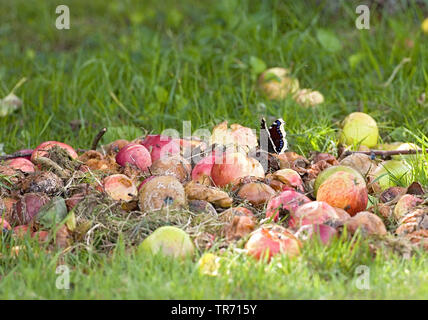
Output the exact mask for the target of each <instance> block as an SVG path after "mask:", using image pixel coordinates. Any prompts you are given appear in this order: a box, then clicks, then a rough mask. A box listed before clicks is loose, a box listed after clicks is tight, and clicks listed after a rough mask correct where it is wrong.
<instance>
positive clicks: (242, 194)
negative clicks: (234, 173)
mask: <svg viewBox="0 0 428 320" xmlns="http://www.w3.org/2000/svg"><path fill="white" fill-rule="evenodd" d="M274 195H275V190H273V189H272V188H271V187H269V186H268V185H267V184H264V183H261V182H252V183H247V184H244V185H243V186H241V187H240V188H239V191H238V193H237V196H238V197H239V198H241V199H243V200H247V201H248V202H249V203H251V205H253V206H254V207H256V208H261V207H263V206H264V205H265V203H267V202H268V201H269V200H270V199H271V198H272V197H273V196H274Z"/></svg>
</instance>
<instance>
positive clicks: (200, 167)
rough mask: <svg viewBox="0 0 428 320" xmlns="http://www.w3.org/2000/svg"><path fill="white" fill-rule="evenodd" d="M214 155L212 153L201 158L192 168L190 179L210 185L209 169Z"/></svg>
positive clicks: (214, 157) (211, 166) (212, 163)
mask: <svg viewBox="0 0 428 320" xmlns="http://www.w3.org/2000/svg"><path fill="white" fill-rule="evenodd" d="M215 159H216V156H215V154H214V153H211V154H210V155H208V156H206V157H205V158H202V159H201V160H200V161H199V162H198V163H197V164H196V165H195V167H194V168H193V170H192V180H194V181H197V182H199V183H201V184H204V185H208V186H209V185H212V181H211V180H212V179H211V171H212V169H213V166H214V162H215Z"/></svg>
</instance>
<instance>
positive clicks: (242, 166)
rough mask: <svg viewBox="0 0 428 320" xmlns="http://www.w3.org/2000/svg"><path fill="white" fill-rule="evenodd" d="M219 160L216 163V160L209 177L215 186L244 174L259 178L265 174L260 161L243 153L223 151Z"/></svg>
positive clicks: (222, 184) (234, 179) (222, 185)
mask: <svg viewBox="0 0 428 320" xmlns="http://www.w3.org/2000/svg"><path fill="white" fill-rule="evenodd" d="M221 160H222V161H221V163H217V162H218V161H216V163H215V164H214V165H213V167H212V171H211V177H212V179H213V181H214V184H215V185H216V186H219V187H224V186H226V185H228V184H230V183H232V184H233V183H234V182H237V180H239V178H243V177H246V176H254V177H260V178H264V176H265V173H264V170H263V166H262V165H261V164H260V162H258V161H257V160H256V159H253V158H250V157H248V156H246V155H244V154H243V153H240V152H234V153H225V154H223V156H222V159H221Z"/></svg>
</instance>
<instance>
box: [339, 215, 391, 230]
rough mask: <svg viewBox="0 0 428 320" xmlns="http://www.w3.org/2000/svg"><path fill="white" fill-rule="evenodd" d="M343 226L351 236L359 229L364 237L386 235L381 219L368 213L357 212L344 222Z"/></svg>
mask: <svg viewBox="0 0 428 320" xmlns="http://www.w3.org/2000/svg"><path fill="white" fill-rule="evenodd" d="M344 226H345V227H346V229H347V230H348V231H349V232H350V233H351V234H354V233H355V232H356V231H357V230H358V229H361V230H362V232H363V234H364V235H374V234H376V235H386V233H387V232H386V227H385V225H384V223H383V221H382V219H381V218H379V217H378V216H377V215H375V214H373V213H371V212H368V211H361V212H358V213H357V214H356V215H355V216H353V217H351V219H349V220H348V221H346V223H345V225H344Z"/></svg>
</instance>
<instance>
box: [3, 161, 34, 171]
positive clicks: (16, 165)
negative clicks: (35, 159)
mask: <svg viewBox="0 0 428 320" xmlns="http://www.w3.org/2000/svg"><path fill="white" fill-rule="evenodd" d="M6 164H7V165H8V166H9V167H11V168H13V169H15V170H21V171H22V172H25V173H29V172H34V171H36V167H35V166H34V164H33V163H32V162H31V161H30V160H28V159H26V158H15V159H12V160H9V161H7V162H6Z"/></svg>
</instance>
